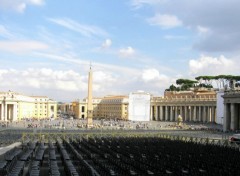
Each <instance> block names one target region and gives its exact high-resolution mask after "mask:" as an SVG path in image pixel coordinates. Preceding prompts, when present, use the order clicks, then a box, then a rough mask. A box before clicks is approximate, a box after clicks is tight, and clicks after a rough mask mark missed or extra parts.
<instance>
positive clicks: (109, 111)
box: [99, 95, 128, 120]
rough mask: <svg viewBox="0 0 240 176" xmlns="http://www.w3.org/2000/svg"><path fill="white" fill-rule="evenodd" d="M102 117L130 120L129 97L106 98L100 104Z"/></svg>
mask: <svg viewBox="0 0 240 176" xmlns="http://www.w3.org/2000/svg"><path fill="white" fill-rule="evenodd" d="M99 111H100V117H103V118H108V119H122V120H128V96H121V95H119V96H106V97H104V98H103V99H102V100H101V102H100V103H99Z"/></svg>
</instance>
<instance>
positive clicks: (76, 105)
mask: <svg viewBox="0 0 240 176" xmlns="http://www.w3.org/2000/svg"><path fill="white" fill-rule="evenodd" d="M101 100H102V98H92V106H93V118H97V117H100V107H99V103H100V102H101ZM87 105H88V99H87V98H85V99H83V100H77V101H74V102H72V111H73V116H74V117H75V118H77V119H80V118H81V119H85V118H87Z"/></svg>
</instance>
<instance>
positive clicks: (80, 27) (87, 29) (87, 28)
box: [48, 18, 108, 37]
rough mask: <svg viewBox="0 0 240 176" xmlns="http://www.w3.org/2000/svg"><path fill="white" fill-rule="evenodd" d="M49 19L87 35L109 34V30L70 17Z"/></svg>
mask: <svg viewBox="0 0 240 176" xmlns="http://www.w3.org/2000/svg"><path fill="white" fill-rule="evenodd" d="M48 20H49V21H51V22H53V23H55V24H58V25H60V26H63V27H65V28H67V29H70V30H73V31H75V32H78V33H80V34H82V35H83V36H86V37H92V36H107V35H108V34H107V32H106V31H104V30H103V29H101V28H100V27H97V26H93V25H85V24H80V23H78V22H76V21H74V20H72V19H69V18H63V19H53V18H49V19H48Z"/></svg>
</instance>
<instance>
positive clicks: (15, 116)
mask: <svg viewBox="0 0 240 176" xmlns="http://www.w3.org/2000/svg"><path fill="white" fill-rule="evenodd" d="M16 120H17V104H14V105H13V121H16Z"/></svg>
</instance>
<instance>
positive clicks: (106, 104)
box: [72, 89, 217, 122]
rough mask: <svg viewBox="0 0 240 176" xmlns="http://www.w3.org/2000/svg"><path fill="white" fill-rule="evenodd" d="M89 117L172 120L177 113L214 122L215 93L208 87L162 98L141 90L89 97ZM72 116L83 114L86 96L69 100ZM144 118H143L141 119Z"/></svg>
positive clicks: (81, 115) (187, 117) (189, 117)
mask: <svg viewBox="0 0 240 176" xmlns="http://www.w3.org/2000/svg"><path fill="white" fill-rule="evenodd" d="M92 104H93V119H96V118H105V119H121V120H134V121H135V120H141V121H148V120H151V121H176V120H177V117H178V116H179V115H181V116H182V118H183V121H186V122H216V115H217V110H216V92H215V91H212V90H206V89H201V90H194V91H180V92H175V91H169V92H165V93H164V97H153V96H151V95H150V94H148V93H145V92H135V93H132V94H131V93H130V95H129V96H117V95H115V96H105V97H103V98H93V100H92ZM72 108H73V112H74V115H75V118H82V119H85V118H86V117H87V99H83V100H78V101H75V102H72ZM143 117H144V118H143Z"/></svg>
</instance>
